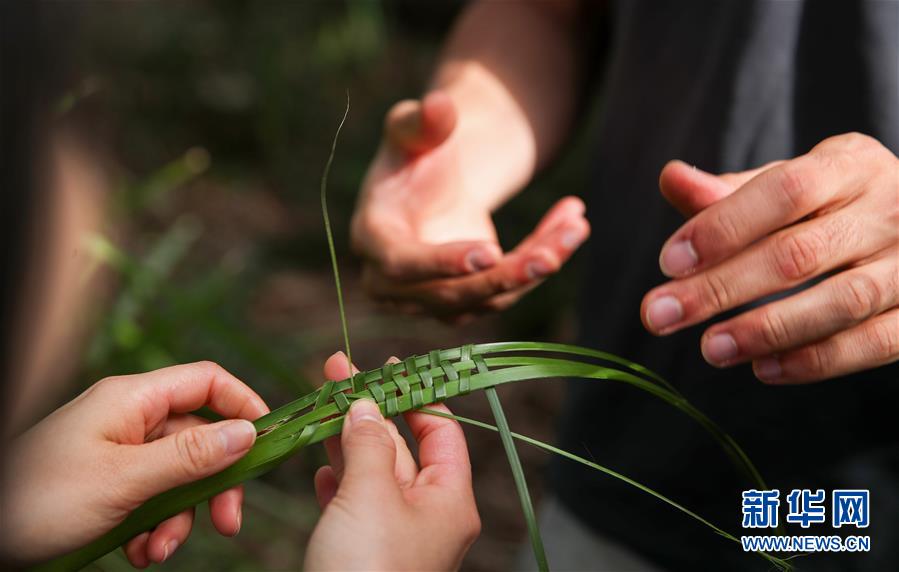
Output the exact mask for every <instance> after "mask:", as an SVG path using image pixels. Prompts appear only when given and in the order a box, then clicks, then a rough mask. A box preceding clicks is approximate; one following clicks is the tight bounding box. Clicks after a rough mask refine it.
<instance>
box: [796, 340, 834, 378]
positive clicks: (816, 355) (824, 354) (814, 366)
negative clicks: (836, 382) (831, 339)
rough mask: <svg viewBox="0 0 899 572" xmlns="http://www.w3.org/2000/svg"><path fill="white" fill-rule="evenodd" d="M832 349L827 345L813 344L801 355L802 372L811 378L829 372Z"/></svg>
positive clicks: (831, 362)
mask: <svg viewBox="0 0 899 572" xmlns="http://www.w3.org/2000/svg"><path fill="white" fill-rule="evenodd" d="M833 354H834V352H833V349H832V348H831V347H830V346H829V345H828V344H824V343H821V344H814V345H812V346H809V347H808V348H807V349H806V350H805V351H804V352H803V354H802V357H803V358H804V359H803V360H801V361H802V362H803V365H804V370H805V372H807V373H808V374H810V375H812V376H819V375H822V374H824V373H826V372H827V371H829V370H830V368H831V366H832V364H833V362H834V357H833Z"/></svg>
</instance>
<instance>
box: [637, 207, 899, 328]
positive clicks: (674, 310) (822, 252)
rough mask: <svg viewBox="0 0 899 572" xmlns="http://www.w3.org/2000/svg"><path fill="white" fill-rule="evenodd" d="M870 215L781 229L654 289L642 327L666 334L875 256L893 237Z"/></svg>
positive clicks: (837, 215)
mask: <svg viewBox="0 0 899 572" xmlns="http://www.w3.org/2000/svg"><path fill="white" fill-rule="evenodd" d="M874 215H876V213H874V214H873V215H872V214H871V213H868V212H866V211H865V210H864V209H861V208H851V207H850V208H846V209H841V210H838V211H835V212H832V213H829V214H826V215H824V216H821V217H818V218H815V219H812V220H809V221H807V222H804V223H801V224H797V225H793V226H791V227H789V228H787V229H784V230H782V231H780V232H778V233H776V234H774V235H772V236H770V237H768V238H766V239H764V240H762V241H759V242H757V243H755V244H753V245H752V246H750V247H748V248H747V249H746V250H745V251H743V252H741V253H739V254H737V255H736V256H733V257H731V258H729V259H727V260H725V261H723V262H721V263H720V264H718V265H716V266H714V267H712V268H709V269H707V270H705V271H703V272H699V273H697V274H694V275H692V276H688V277H686V278H682V279H680V280H674V281H672V282H668V283H667V284H664V285H662V286H659V287H658V288H655V289H653V290H652V291H650V292H649V293H648V294H647V295H646V297H645V298H644V300H643V305H642V308H641V315H642V317H643V321H644V324H645V325H646V327H647V329H649V331H651V332H653V333H656V334H669V333H671V332H674V331H677V330H679V329H681V328H683V327H685V326H689V325H692V324H696V323H699V322H701V321H703V320H705V319H707V318H709V317H711V316H714V315H717V314H719V313H721V312H724V311H726V310H729V309H732V308H736V307H737V306H740V305H742V304H745V303H747V302H750V301H752V300H756V299H758V298H761V297H762V296H766V295H768V294H772V293H775V292H780V291H783V290H787V289H789V288H792V287H794V286H797V285H799V284H802V283H804V282H806V281H808V280H810V279H811V278H814V277H816V276H819V275H821V274H823V273H825V272H827V271H829V270H833V269H834V268H838V267H841V266H844V265H846V264H850V263H853V262H855V261H857V260H859V259H862V258H865V257H867V256H869V254H870V253H876V252H878V251H880V250H882V249H883V248H884V247H886V246H888V243H889V242H890V241H891V240H892V237H891V236H890V233H889V232H879V231H877V230H875V229H876V228H877V225H876V224H875V222H876V221H874V220H869V219H872V218H873V217H874ZM881 226H882V225H881ZM747 269H751V271H747Z"/></svg>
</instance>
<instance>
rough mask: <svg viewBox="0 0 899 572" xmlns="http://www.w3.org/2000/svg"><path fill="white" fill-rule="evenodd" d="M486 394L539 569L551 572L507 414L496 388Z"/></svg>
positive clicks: (488, 390) (543, 571) (542, 571)
mask: <svg viewBox="0 0 899 572" xmlns="http://www.w3.org/2000/svg"><path fill="white" fill-rule="evenodd" d="M484 393H485V394H487V401H488V402H489V403H490V411H491V412H492V413H493V418H494V419H496V430H497V432H498V433H499V436H500V439H501V440H502V442H503V449H505V450H506V457H507V458H508V459H509V467H510V468H511V469H512V478H513V479H514V481H515V490H516V491H517V492H518V500H519V501H521V512H522V513H524V521H525V522H526V523H527V527H528V538H529V539H530V541H531V549H532V550H533V551H534V559H536V561H537V568H538V569H539V570H540V572H549V563H548V562H547V560H546V551H545V550H544V548H543V538H542V537H541V536H540V525H539V523H538V522H537V517H536V515H535V514H534V504H533V502H532V501H531V494H530V492H528V483H527V480H526V479H525V477H524V469H523V468H522V466H521V459H519V458H518V451H517V450H516V449H515V441H513V440H512V431H511V430H510V429H509V423H508V421H506V414H505V413H504V412H503V406H502V404H501V403H500V400H499V395H497V393H496V388H495V387H488V388H487V389H485V390H484Z"/></svg>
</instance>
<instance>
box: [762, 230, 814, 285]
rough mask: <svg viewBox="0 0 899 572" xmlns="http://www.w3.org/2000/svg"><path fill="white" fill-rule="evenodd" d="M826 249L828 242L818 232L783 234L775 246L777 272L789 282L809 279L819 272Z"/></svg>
mask: <svg viewBox="0 0 899 572" xmlns="http://www.w3.org/2000/svg"><path fill="white" fill-rule="evenodd" d="M825 249H826V241H825V240H824V239H823V238H822V237H821V235H820V234H819V233H817V232H814V231H806V232H803V233H796V232H788V233H786V234H782V235H780V236H778V237H777V238H776V239H775V244H774V253H773V256H774V266H775V270H776V271H777V273H778V274H779V275H780V276H781V277H783V278H785V279H787V280H789V281H796V280H803V279H805V278H809V277H810V276H812V275H813V274H814V273H815V271H816V270H818V267H819V265H820V260H821V258H822V254H823V253H824V252H825Z"/></svg>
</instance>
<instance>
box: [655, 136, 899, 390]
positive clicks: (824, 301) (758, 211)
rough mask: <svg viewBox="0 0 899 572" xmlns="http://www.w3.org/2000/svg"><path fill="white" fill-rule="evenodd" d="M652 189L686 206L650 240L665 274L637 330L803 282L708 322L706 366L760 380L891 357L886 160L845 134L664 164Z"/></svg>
mask: <svg viewBox="0 0 899 572" xmlns="http://www.w3.org/2000/svg"><path fill="white" fill-rule="evenodd" d="M660 186H661V189H662V193H663V194H664V195H665V196H666V197H667V198H668V200H669V201H671V202H672V203H674V204H675V205H676V206H677V207H678V208H680V209H681V210H682V211H683V212H685V213H686V214H688V215H689V214H693V213H696V212H697V211H698V214H695V216H693V217H692V218H691V219H690V220H689V221H687V222H686V223H685V224H684V225H683V226H682V227H681V228H680V229H679V230H678V231H677V232H675V233H674V235H672V236H671V238H669V239H668V241H667V242H666V243H665V246H664V247H663V248H662V252H661V255H660V265H661V268H662V271H663V272H664V273H665V274H666V275H668V276H670V277H673V278H675V280H673V281H671V282H668V283H667V284H663V285H662V286H659V287H658V288H655V289H653V290H652V291H650V292H649V293H648V294H647V295H646V297H645V298H644V299H643V304H642V308H641V316H642V318H643V322H644V324H645V325H646V327H647V329H649V330H650V331H651V332H653V333H656V334H662V335H664V334H670V333H672V332H676V331H678V330H680V329H682V328H684V327H686V326H690V325H692V324H696V323H698V322H702V321H703V320H706V319H708V318H711V317H712V316H715V315H717V314H720V313H721V312H724V311H726V310H730V309H732V308H736V307H739V306H741V305H743V304H746V303H747V302H751V301H753V300H757V299H759V298H761V297H763V296H767V295H770V294H775V293H778V292H784V291H786V290H789V289H791V288H794V287H796V286H799V285H802V284H805V283H807V282H809V281H811V280H816V279H817V280H820V282H818V283H816V284H814V285H813V286H811V287H809V288H807V289H805V290H802V291H800V292H798V293H794V294H792V295H790V296H788V297H786V298H782V299H779V300H777V301H773V302H769V303H767V304H765V305H763V306H761V307H758V308H754V309H750V310H747V311H745V312H743V313H742V314H740V315H738V316H736V317H735V318H732V319H729V320H726V321H724V322H721V323H718V324H715V325H713V326H711V327H710V328H709V329H708V330H706V332H705V334H704V335H703V338H702V353H703V355H704V356H705V359H706V360H707V361H708V362H709V363H711V364H712V365H715V366H719V367H726V366H731V365H734V364H738V363H742V362H745V361H750V360H751V361H752V362H753V370H754V371H755V374H756V376H757V377H758V378H759V379H761V380H762V381H766V382H771V383H798V382H808V381H817V380H822V379H827V378H831V377H836V376H840V375H845V374H848V373H852V372H856V371H861V370H864V369H869V368H873V367H876V366H879V365H883V364H886V363H890V362H894V361H896V360H897V359H899V309H897V304H899V267H897V264H899V191H897V189H899V160H897V158H896V156H894V155H893V154H892V153H891V152H890V151H889V150H887V149H886V148H884V147H883V146H882V145H881V144H880V143H878V142H877V141H875V140H874V139H871V138H870V137H866V136H863V135H858V134H847V135H840V136H837V137H832V138H830V139H826V140H825V141H823V142H822V143H820V144H819V145H817V146H815V148H814V149H812V150H811V152H809V153H808V154H806V155H803V156H801V157H798V158H796V159H793V160H790V161H784V162H779V163H773V164H771V165H766V166H764V167H762V168H760V169H756V170H753V171H747V172H743V173H735V174H729V175H722V176H717V177H716V176H713V175H710V174H707V173H703V172H701V171H697V170H691V169H690V168H689V167H687V166H686V165H685V164H683V163H680V162H672V163H670V164H669V165H667V166H666V167H665V169H664V170H663V171H662V176H661V179H660Z"/></svg>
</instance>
